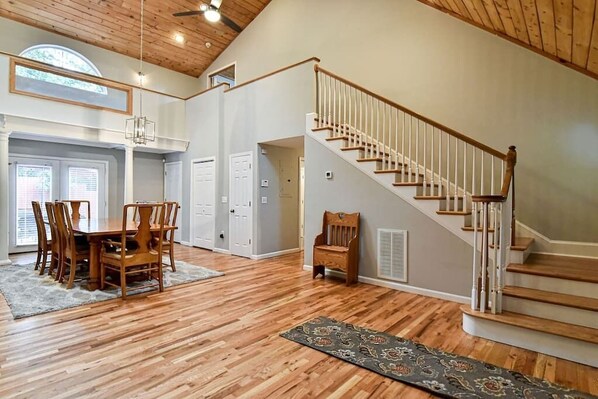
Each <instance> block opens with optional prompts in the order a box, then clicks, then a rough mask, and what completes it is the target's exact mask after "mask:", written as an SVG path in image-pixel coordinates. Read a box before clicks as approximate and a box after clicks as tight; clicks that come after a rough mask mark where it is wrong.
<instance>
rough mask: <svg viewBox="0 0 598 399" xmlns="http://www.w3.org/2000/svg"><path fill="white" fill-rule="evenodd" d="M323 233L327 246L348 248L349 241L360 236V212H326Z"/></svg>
mask: <svg viewBox="0 0 598 399" xmlns="http://www.w3.org/2000/svg"><path fill="white" fill-rule="evenodd" d="M322 233H324V236H325V242H326V244H327V245H336V246H339V247H348V246H349V241H351V240H352V239H353V238H355V237H357V236H358V235H359V212H357V213H344V212H338V213H334V212H329V211H326V212H324V222H323V226H322Z"/></svg>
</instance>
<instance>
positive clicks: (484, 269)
mask: <svg viewBox="0 0 598 399" xmlns="http://www.w3.org/2000/svg"><path fill="white" fill-rule="evenodd" d="M482 212H483V215H482V291H481V295H480V296H481V298H480V312H485V311H486V305H487V303H486V290H487V287H486V277H487V272H488V203H487V202H484V203H482Z"/></svg>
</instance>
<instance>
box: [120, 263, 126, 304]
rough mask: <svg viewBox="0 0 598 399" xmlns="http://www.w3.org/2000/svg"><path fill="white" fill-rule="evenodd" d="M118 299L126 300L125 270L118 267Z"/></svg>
mask: <svg viewBox="0 0 598 399" xmlns="http://www.w3.org/2000/svg"><path fill="white" fill-rule="evenodd" d="M120 297H121V298H122V299H127V275H126V274H125V268H124V267H122V266H121V267H120Z"/></svg>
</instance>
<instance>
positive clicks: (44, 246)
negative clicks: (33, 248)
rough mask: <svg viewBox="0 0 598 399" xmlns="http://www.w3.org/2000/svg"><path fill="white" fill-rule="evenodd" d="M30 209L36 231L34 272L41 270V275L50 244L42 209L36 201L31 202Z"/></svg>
mask: <svg viewBox="0 0 598 399" xmlns="http://www.w3.org/2000/svg"><path fill="white" fill-rule="evenodd" d="M31 207H32V208H33V218H34V219H35V227H36V229H37V259H36V260H35V269H34V270H37V269H39V268H41V273H42V274H43V271H44V269H45V267H46V262H47V259H48V252H50V247H51V245H52V243H51V242H50V241H49V240H48V235H47V233H46V225H45V223H44V216H43V215H42V207H41V206H40V205H39V202H38V201H31Z"/></svg>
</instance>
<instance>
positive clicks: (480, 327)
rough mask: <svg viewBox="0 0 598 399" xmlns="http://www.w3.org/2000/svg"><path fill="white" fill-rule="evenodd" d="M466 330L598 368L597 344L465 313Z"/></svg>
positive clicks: (492, 339)
mask: <svg viewBox="0 0 598 399" xmlns="http://www.w3.org/2000/svg"><path fill="white" fill-rule="evenodd" d="M463 330H464V331H465V332H466V333H468V334H470V335H473V336H476V337H481V338H485V339H489V340H491V341H496V342H501V343H504V344H508V345H512V346H516V347H519V348H524V349H529V350H532V351H535V352H540V353H545V354H547V355H550V356H556V357H559V358H562V359H567V360H571V361H573V362H577V363H582V364H586V365H589V366H592V367H598V344H594V343H590V342H585V341H580V340H576V339H572V338H567V337H562V336H558V335H554V334H549V333H545V332H540V331H535V330H530V329H527V328H523V327H517V326H513V325H508V324H503V323H500V322H497V321H493V320H488V319H481V318H479V317H475V316H471V315H469V314H466V313H463Z"/></svg>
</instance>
